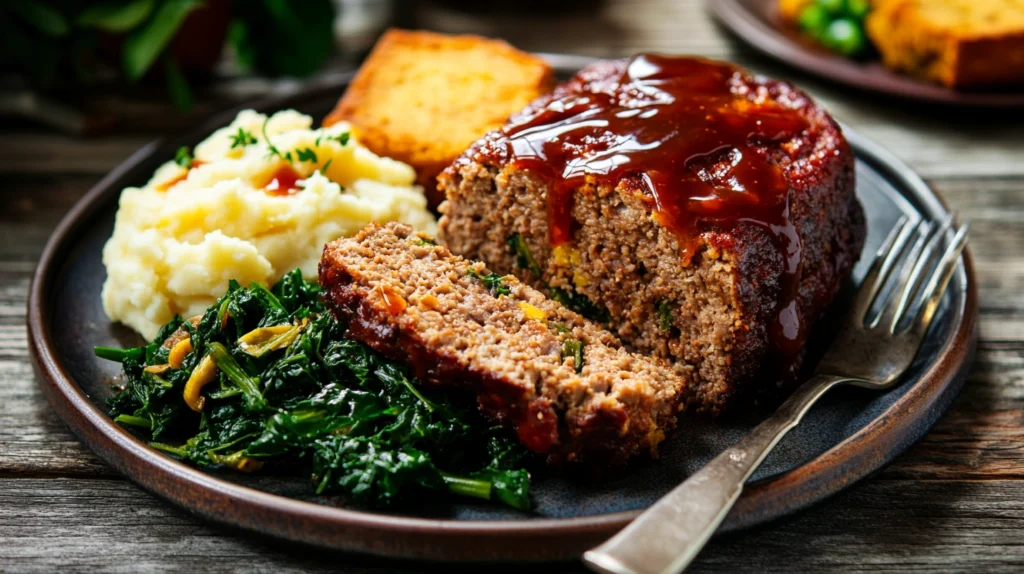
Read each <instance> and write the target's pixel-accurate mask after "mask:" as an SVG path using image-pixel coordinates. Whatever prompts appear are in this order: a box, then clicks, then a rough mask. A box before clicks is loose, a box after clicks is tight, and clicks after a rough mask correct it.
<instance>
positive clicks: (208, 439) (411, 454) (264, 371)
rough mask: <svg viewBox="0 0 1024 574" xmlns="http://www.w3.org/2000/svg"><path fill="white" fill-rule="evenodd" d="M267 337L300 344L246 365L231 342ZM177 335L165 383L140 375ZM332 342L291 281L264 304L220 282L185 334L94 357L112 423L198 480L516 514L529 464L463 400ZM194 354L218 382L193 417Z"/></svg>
mask: <svg viewBox="0 0 1024 574" xmlns="http://www.w3.org/2000/svg"><path fill="white" fill-rule="evenodd" d="M277 325H291V326H293V329H296V330H299V331H300V332H299V333H298V334H297V336H295V337H294V339H292V340H291V341H290V343H288V344H287V346H283V345H281V346H278V345H271V346H269V347H268V346H267V345H263V346H261V347H259V350H258V352H257V351H254V350H253V348H252V347H245V346H244V345H241V344H239V342H238V341H239V339H241V338H242V336H243V335H246V334H248V333H252V332H254V331H257V330H259V329H261V328H266V327H272V326H277ZM179 327H180V328H183V329H185V330H187V331H188V332H189V334H190V337H191V343H192V347H193V350H192V352H190V353H189V354H188V355H186V356H185V358H184V360H183V362H182V364H181V367H180V368H178V369H174V368H168V369H166V370H163V371H162V372H160V373H159V374H155V373H152V372H147V371H146V370H145V368H146V367H147V366H155V365H163V364H166V363H167V362H168V354H169V350H168V349H167V348H165V347H163V346H162V343H163V341H164V340H166V338H167V337H168V336H170V335H171V334H172V333H173V332H174V331H175V330H177V329H178V328H179ZM345 333H346V326H345V325H344V324H342V323H340V322H338V321H337V320H335V319H334V318H333V317H332V316H331V315H330V313H328V312H327V310H326V309H325V308H324V306H323V304H322V303H321V300H320V287H319V286H318V285H317V284H315V283H311V282H307V281H304V280H303V279H302V274H301V272H300V271H299V270H295V271H293V272H291V273H289V274H288V275H287V276H286V277H285V278H284V279H282V280H281V282H280V283H278V284H277V285H275V286H274V287H273V288H272V289H269V290H268V289H266V288H264V287H261V286H259V285H255V284H254V285H251V286H249V287H242V286H240V285H239V284H238V283H236V282H231V285H230V287H229V288H228V291H227V293H225V294H224V296H223V297H221V298H220V300H218V301H217V303H216V304H214V305H213V306H211V307H210V308H209V309H208V310H207V311H206V313H205V314H204V315H203V316H202V319H201V320H199V322H198V324H197V325H196V326H194V327H193V326H192V324H191V323H188V322H183V321H182V320H181V319H180V318H179V319H175V320H174V321H172V322H170V323H168V324H167V325H165V326H164V327H163V329H161V331H160V334H158V335H157V337H156V338H155V339H154V340H153V342H152V343H150V344H149V345H146V346H144V347H137V348H134V349H124V350H119V349H109V348H101V347H98V348H96V354H97V356H99V357H102V358H105V359H110V360H114V361H119V362H120V363H121V364H122V365H123V368H124V374H125V380H126V381H127V384H126V386H125V388H124V390H123V391H122V392H121V393H120V394H118V395H116V396H114V397H113V398H111V399H110V400H109V401H108V405H109V407H110V414H111V416H112V417H114V420H115V421H117V422H119V423H120V424H122V425H125V426H130V427H133V428H137V429H141V430H140V432H145V433H147V434H148V435H149V436H150V437H151V440H152V442H151V443H150V444H151V446H153V447H154V448H157V449H159V450H162V451H164V452H166V453H168V454H170V455H172V456H175V457H178V458H180V459H183V460H187V461H190V462H192V463H194V464H196V465H198V466H201V467H228V468H235V469H238V470H242V471H252V470H255V469H258V468H259V466H260V463H263V464H265V465H266V466H270V467H275V468H277V470H279V471H281V472H289V473H301V474H305V475H306V476H310V477H312V481H313V485H314V488H315V490H316V492H317V493H327V492H336V493H342V494H345V495H347V496H348V497H349V498H350V499H351V500H352V501H353V502H356V503H358V504H362V505H365V506H384V505H388V504H392V503H395V502H397V501H399V500H402V499H409V498H412V496H413V495H414V493H415V492H417V491H419V492H422V491H423V490H440V491H447V492H449V493H453V494H456V495H460V496H469V497H475V498H482V499H487V500H493V501H499V502H501V503H503V504H507V505H509V506H512V507H514V508H518V509H527V508H529V505H530V500H529V485H530V478H529V473H528V471H527V470H526V468H525V467H526V465H527V464H528V463H529V461H530V460H531V455H530V454H529V453H528V452H527V451H526V450H525V449H524V448H523V447H522V446H521V445H519V443H518V442H516V440H515V439H514V437H513V436H512V434H511V433H510V432H509V431H508V430H506V429H504V428H501V427H496V426H494V425H493V424H491V423H489V422H488V421H486V420H485V419H484V418H483V417H482V416H481V415H480V413H479V411H478V409H477V407H476V404H475V402H474V401H473V400H472V398H471V397H462V396H457V395H446V394H434V393H428V392H427V391H425V390H420V389H418V388H417V387H416V386H415V385H414V384H413V380H412V378H411V376H410V374H409V372H408V371H407V369H406V368H405V367H404V366H402V365H401V364H399V363H397V362H395V361H390V360H388V359H385V358H384V357H382V356H381V355H379V354H377V353H376V352H374V351H373V350H372V349H370V348H369V347H368V346H366V345H364V344H362V343H359V342H357V341H354V340H352V339H348V338H346V337H345ZM268 349H270V350H268ZM207 354H209V355H211V357H212V359H213V360H214V362H215V363H216V365H217V371H218V373H217V376H216V378H215V379H214V380H213V382H211V383H209V384H207V385H206V386H204V387H203V391H202V394H203V396H204V397H205V403H204V406H203V410H202V413H201V414H200V413H196V412H194V411H192V410H191V409H190V408H189V406H188V405H187V404H186V403H185V401H184V399H183V392H184V387H185V384H186V382H187V381H188V380H189V377H190V375H191V373H192V371H193V369H195V368H196V366H197V365H198V364H199V363H200V361H201V360H202V359H203V357H205V356H206V355H207ZM463 399H465V400H463Z"/></svg>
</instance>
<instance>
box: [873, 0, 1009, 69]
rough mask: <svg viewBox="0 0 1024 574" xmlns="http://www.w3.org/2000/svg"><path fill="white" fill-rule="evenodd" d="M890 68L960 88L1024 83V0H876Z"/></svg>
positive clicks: (877, 33)
mask: <svg viewBox="0 0 1024 574" xmlns="http://www.w3.org/2000/svg"><path fill="white" fill-rule="evenodd" d="M872 5H873V10H872V12H871V13H870V14H869V15H868V18H867V32H868V35H869V37H870V38H871V41H872V42H873V43H874V45H875V47H876V48H877V49H878V51H879V52H880V53H881V55H882V61H883V62H884V64H885V65H886V67H889V68H892V69H895V70H900V71H904V72H907V73H909V74H911V75H914V76H918V77H920V78H924V79H927V80H931V81H935V82H939V83H941V84H944V85H946V86H949V87H956V88H981V87H990V86H998V85H1012V84H1024V0H874V1H873V2H872Z"/></svg>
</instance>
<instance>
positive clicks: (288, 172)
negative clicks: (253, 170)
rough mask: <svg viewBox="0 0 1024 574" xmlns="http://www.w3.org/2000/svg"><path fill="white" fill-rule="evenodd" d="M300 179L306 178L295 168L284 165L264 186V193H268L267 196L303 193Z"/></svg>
mask: <svg viewBox="0 0 1024 574" xmlns="http://www.w3.org/2000/svg"><path fill="white" fill-rule="evenodd" d="M300 179H305V178H304V177H303V176H302V175H300V174H299V172H297V171H295V168H293V167H292V166H290V165H282V166H281V167H279V168H277V171H275V172H274V173H273V175H271V176H270V181H268V182H267V183H266V185H264V186H263V191H265V192H267V195H294V194H296V193H298V192H299V191H302V188H301V187H299V184H298V181H299V180H300Z"/></svg>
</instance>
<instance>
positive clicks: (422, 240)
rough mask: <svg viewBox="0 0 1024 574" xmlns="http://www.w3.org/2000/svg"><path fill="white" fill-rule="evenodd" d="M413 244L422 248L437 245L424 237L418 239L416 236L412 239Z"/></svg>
mask: <svg viewBox="0 0 1024 574" xmlns="http://www.w3.org/2000/svg"><path fill="white" fill-rule="evenodd" d="M413 242H414V243H415V244H416V245H423V246H427V245H431V246H432V245H437V243H435V242H434V241H433V240H431V239H427V238H426V237H420V236H418V235H417V236H416V237H415V238H413Z"/></svg>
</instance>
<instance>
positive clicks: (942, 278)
mask: <svg viewBox="0 0 1024 574" xmlns="http://www.w3.org/2000/svg"><path fill="white" fill-rule="evenodd" d="M966 244H967V224H966V223H965V224H962V225H956V226H954V214H952V213H951V214H949V215H948V216H946V217H945V218H944V219H942V220H941V221H939V222H937V223H936V222H933V221H925V220H923V219H916V220H914V221H911V220H910V219H909V218H908V217H906V216H904V217H902V218H900V220H899V221H898V222H897V223H896V225H895V226H894V227H893V228H892V231H890V232H889V236H888V237H886V239H885V241H884V242H882V247H881V248H880V249H879V251H878V255H877V256H876V258H875V261H874V262H873V263H872V265H871V269H870V270H869V271H868V273H867V275H866V276H865V277H864V282H863V284H862V286H861V289H860V292H859V293H858V296H857V300H856V302H855V304H854V309H853V312H854V315H855V316H856V317H859V318H860V319H861V320H862V321H863V322H864V323H865V324H866V325H867V327H869V328H872V329H875V328H880V329H883V330H885V331H886V332H888V333H889V334H891V335H892V334H899V333H903V332H905V331H908V330H913V331H915V332H918V333H920V334H923V332H924V331H925V330H926V329H927V328H928V325H929V323H931V320H932V317H933V316H934V314H935V310H936V308H937V307H938V305H939V301H940V300H941V299H942V294H943V293H944V292H945V290H946V286H947V284H948V283H949V280H950V278H952V276H953V272H954V271H955V269H956V264H957V261H958V260H959V258H960V253H961V252H962V251H963V249H964V246H965V245H966Z"/></svg>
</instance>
